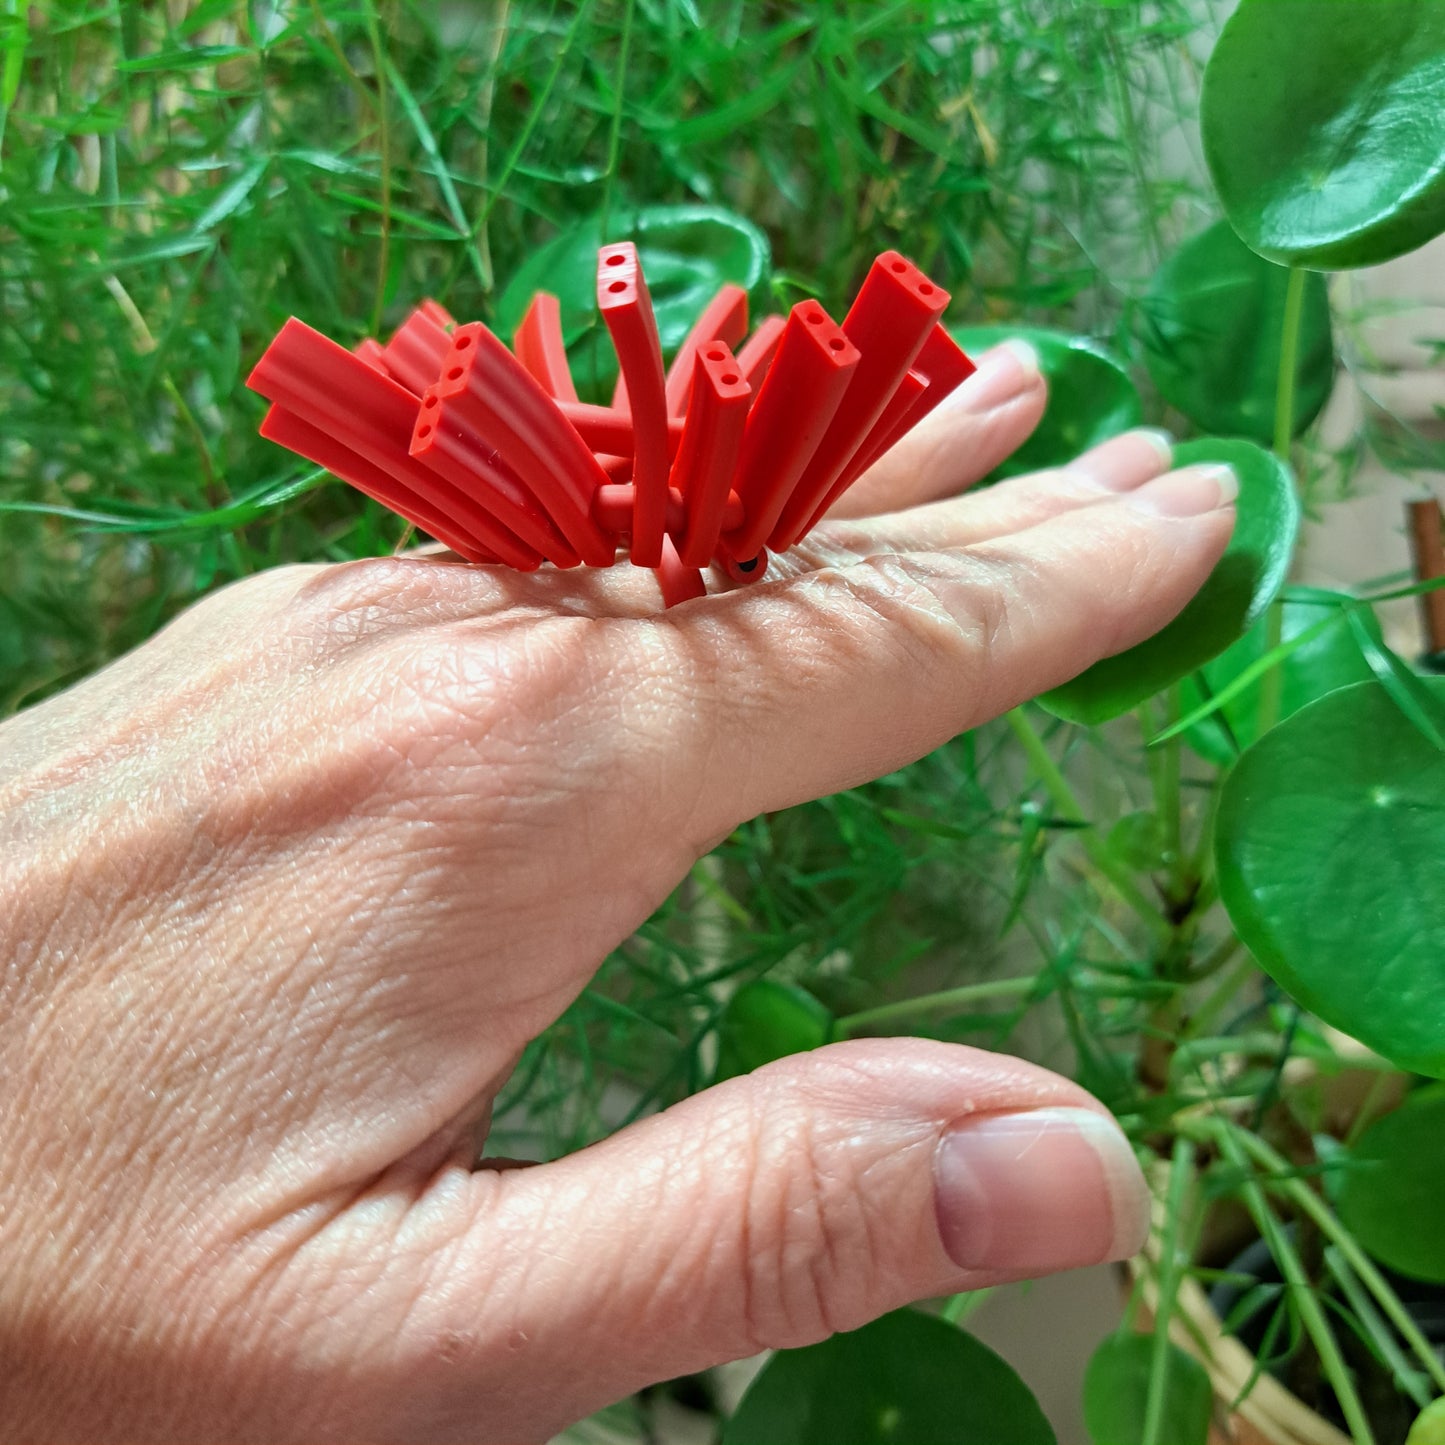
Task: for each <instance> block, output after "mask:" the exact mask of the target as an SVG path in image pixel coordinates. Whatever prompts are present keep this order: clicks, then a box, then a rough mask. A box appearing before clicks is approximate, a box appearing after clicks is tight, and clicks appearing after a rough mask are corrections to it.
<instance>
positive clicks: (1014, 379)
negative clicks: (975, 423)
mask: <svg viewBox="0 0 1445 1445" xmlns="http://www.w3.org/2000/svg"><path fill="white" fill-rule="evenodd" d="M1038 378H1039V354H1038V352H1037V351H1035V350H1034V349H1033V347H1032V346H1030V345H1029V343H1028V342H1027V341H1022V340H1020V339H1019V338H1018V337H1016V336H1014V337H1010V338H1009V339H1008V340H1007V341H1003V342H1000V343H999V345H997V346H995V347H992V348H990V349H989V350H988V351H985V352H984V354H983V355H982V356H981V357H979V360H978V370H977V371H975V372H974V373H973V375H972V376H970V377H969V379H968V380H967V381H965V382H964V383H963V385H962V386H960V387H959V388H958V390H957V391H955V392H954V393H953V394H952V395H951V396H950V397H949V398H948V402H949V404H950V405H951V406H957V407H962V408H963V409H964V410H966V411H972V412H980V413H982V412H988V411H996V410H997V409H998V408H999V407H1001V406H1003V405H1004V403H1005V402H1010V401H1012V400H1013V399H1014V397H1016V396H1018V395H1019V394H1020V393H1021V392H1023V391H1027V390H1028V388H1029V387H1031V386H1032V385H1033V384H1034V382H1036V381H1037V380H1038Z"/></svg>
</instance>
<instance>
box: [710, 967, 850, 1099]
mask: <svg viewBox="0 0 1445 1445" xmlns="http://www.w3.org/2000/svg"><path fill="white" fill-rule="evenodd" d="M832 1036H833V1015H832V1014H831V1013H829V1012H828V1010H827V1009H826V1008H824V1007H823V1005H822V1004H820V1003H819V1002H818V1000H817V999H815V998H814V997H813V995H812V994H810V993H808V992H807V991H806V990H805V989H801V988H795V987H794V986H793V985H792V984H788V983H777V982H775V981H774V980H773V979H771V978H760V979H757V980H756V981H755V982H753V983H748V984H744V985H743V987H742V988H740V989H739V990H738V991H737V992H736V993H735V994H733V996H732V997H731V998H730V999H729V1000H728V1001H727V1006H726V1007H725V1008H724V1009H723V1012H722V1017H721V1018H720V1019H719V1020H718V1064H717V1077H718V1078H719V1079H731V1078H733V1077H734V1076H735V1075H737V1074H750V1073H752V1071H753V1070H754V1069H760V1068H762V1066H763V1065H764V1064H770V1063H772V1061H773V1060H774V1059H781V1058H786V1057H787V1055H789V1054H801V1053H806V1052H807V1051H808V1050H809V1049H816V1048H818V1047H819V1046H820V1045H821V1044H826V1043H827V1042H828V1041H829V1039H831V1038H832Z"/></svg>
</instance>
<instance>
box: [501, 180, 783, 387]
mask: <svg viewBox="0 0 1445 1445" xmlns="http://www.w3.org/2000/svg"><path fill="white" fill-rule="evenodd" d="M604 239H605V240H607V241H635V242H636V243H637V250H638V255H639V256H640V257H641V260H642V269H643V271H644V273H645V274H646V277H647V286H648V290H649V291H650V292H651V294H652V304H653V310H654V312H655V314H656V316H657V331H658V335H659V337H660V338H661V340H662V350H663V354H664V356H667V357H670V356H671V354H672V352H673V351H675V350H676V349H677V347H678V346H680V345H681V344H682V340H683V338H684V337H685V336H686V335H687V333H688V331H689V330H690V329H691V327H692V324H693V322H694V321H696V320H697V318H698V315H699V314H700V313H701V312H702V310H703V308H704V307H705V306H706V305H707V303H708V302H709V301H711V300H712V298H713V297H714V296H715V295H716V294H717V291H718V288H719V287H721V286H722V285H723V284H724V283H725V282H728V281H732V282H735V283H736V284H737V285H739V286H744V287H746V288H747V289H748V290H749V291H752V290H753V289H754V288H755V287H757V286H758V285H760V283H761V282H762V281H763V280H764V278H765V277H766V276H767V274H768V268H769V254H770V253H769V248H768V239H767V237H766V236H764V235H763V233H762V232H761V231H760V230H758V228H757V227H756V226H754V225H753V224H752V222H751V221H747V220H745V219H744V218H743V217H742V216H739V215H736V214H734V213H733V212H732V211H728V210H724V209H722V208H721V207H718V206H646V207H643V208H642V209H641V210H624V209H622V208H620V207H619V208H616V209H614V211H613V213H612V215H611V216H610V217H609V219H608V223H607V235H606V236H605V237H604V236H603V235H602V233H601V218H600V217H596V216H594V217H592V218H590V219H589V220H586V221H584V222H582V223H581V224H580V225H577V226H573V227H572V228H570V229H569V230H566V231H563V232H561V233H560V234H559V235H557V236H555V237H553V239H552V240H551V241H549V242H547V244H546V245H544V246H542V247H540V248H539V249H538V250H536V251H534V252H533V253H532V256H531V258H530V259H529V260H528V261H527V263H526V264H525V265H524V266H522V267H521V268H520V269H518V270H517V272H516V273H515V274H514V275H513V277H512V279H511V281H510V282H509V283H508V285H507V288H506V290H505V291H503V292H502V294H501V297H500V298H499V299H498V301H497V323H496V328H495V329H496V330H497V331H498V333H499V334H500V335H501V336H503V337H504V338H507V339H510V337H511V335H512V331H513V330H514V329H515V328H516V326H517V324H518V323H519V322H520V321H521V319H522V315H523V313H524V312H525V311H526V309H527V304H528V302H530V301H531V299H532V297H533V295H534V294H535V293H536V292H538V291H549V292H551V293H552V294H553V295H554V296H556V297H557V298H558V300H559V301H560V302H561V303H562V305H561V311H562V331H563V334H564V335H565V337H566V338H567V343H568V356H569V358H570V360H571V363H572V373H573V378H574V380H575V381H576V383H577V388H578V391H579V393H580V394H582V395H583V396H584V397H587V398H588V399H594V400H603V401H606V400H610V398H611V394H612V384H613V382H614V381H615V380H616V379H617V358H616V355H615V353H614V352H613V350H612V345H611V342H610V341H609V340H608V338H607V334H606V332H605V330H603V329H602V328H601V327H600V324H599V323H598V321H597V291H596V285H597V251H598V248H599V247H600V246H601V245H602V243H603V241H604Z"/></svg>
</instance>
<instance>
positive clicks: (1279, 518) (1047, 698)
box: [1039, 438, 1299, 724]
mask: <svg viewBox="0 0 1445 1445" xmlns="http://www.w3.org/2000/svg"><path fill="white" fill-rule="evenodd" d="M1202 462H1225V463H1227V464H1228V465H1229V466H1231V467H1233V468H1234V470H1235V473H1236V475H1237V476H1238V477H1239V500H1238V502H1237V504H1236V506H1237V513H1238V520H1237V521H1236V522H1235V527H1234V535H1233V536H1232V537H1231V538H1230V541H1229V546H1228V548H1227V549H1226V550H1225V553H1224V556H1223V557H1221V558H1220V559H1219V561H1218V563H1217V564H1216V565H1215V568H1214V571H1213V572H1211V573H1210V575H1209V580H1208V581H1207V582H1206V583H1205V584H1204V586H1203V587H1202V588H1201V589H1200V591H1199V593H1198V594H1197V595H1196V596H1195V597H1194V598H1193V599H1192V600H1191V601H1190V602H1189V603H1188V604H1187V605H1186V606H1185V608H1184V610H1183V611H1182V612H1181V613H1180V614H1179V616H1178V617H1176V618H1175V619H1174V621H1173V622H1171V623H1169V625H1168V626H1167V627H1165V628H1164V629H1163V631H1161V632H1158V633H1156V634H1155V635H1154V636H1153V637H1151V638H1149V639H1147V640H1146V641H1144V642H1141V643H1139V644H1138V646H1136V647H1131V648H1130V649H1129V650H1128V651H1127V652H1121V653H1119V654H1118V655H1117V656H1115V657H1106V658H1105V659H1104V660H1103V661H1102V662H1096V663H1095V664H1094V665H1093V666H1092V667H1091V668H1089V669H1087V670H1086V671H1085V672H1083V673H1081V674H1080V675H1079V676H1078V677H1076V678H1074V680H1073V681H1072V682H1066V683H1065V684H1064V685H1063V686H1062V687H1056V688H1055V689H1054V690H1053V691H1052V692H1046V693H1044V694H1043V696H1042V697H1040V698H1039V702H1040V703H1041V704H1042V705H1043V706H1044V707H1046V708H1047V709H1048V710H1049V711H1050V712H1052V713H1054V714H1055V715H1056V716H1058V717H1062V718H1067V719H1068V720H1069V721H1071V722H1079V723H1088V724H1094V723H1101V722H1107V721H1108V720H1109V719H1110V718H1112V717H1118V715H1119V714H1120V713H1122V712H1127V711H1128V710H1129V709H1130V708H1131V707H1136V706H1137V705H1138V704H1139V703H1141V702H1143V700H1144V699H1145V698H1146V697H1152V696H1153V695H1154V694H1155V693H1156V692H1158V691H1160V690H1161V689H1162V688H1166V687H1169V686H1170V685H1171V684H1173V683H1176V682H1178V681H1179V679H1180V678H1182V677H1186V676H1188V674H1189V673H1191V672H1193V671H1195V669H1196V668H1199V667H1202V666H1203V665H1204V664H1205V663H1206V662H1208V661H1209V660H1210V658H1212V657H1216V656H1218V654H1219V653H1221V652H1223V651H1224V649H1225V648H1226V647H1228V646H1229V645H1230V644H1231V643H1232V642H1235V641H1236V640H1237V639H1238V638H1239V637H1241V636H1242V635H1243V634H1244V633H1245V632H1246V631H1248V630H1249V628H1250V627H1252V626H1253V625H1254V623H1255V621H1256V620H1257V619H1258V618H1259V617H1260V616H1262V615H1263V613H1264V610H1265V608H1266V607H1268V606H1269V604H1270V602H1272V601H1273V600H1274V597H1275V595H1276V594H1277V593H1278V592H1279V589H1280V588H1281V587H1282V586H1283V585H1284V580H1285V575H1286V573H1287V571H1288V569H1289V559H1290V553H1291V552H1292V551H1293V550H1294V541H1295V535H1296V533H1297V532H1298V530H1299V502H1298V501H1297V500H1296V498H1295V491H1294V481H1293V479H1292V478H1291V476H1290V473H1289V470H1288V468H1287V467H1285V466H1284V465H1283V464H1282V463H1281V462H1280V461H1279V460H1278V459H1277V458H1276V457H1274V456H1273V455H1272V454H1271V453H1269V452H1266V451H1264V450H1262V449H1261V448H1260V447H1257V446H1255V444H1254V443H1253V442H1247V441H1219V440H1215V439H1213V438H1209V439H1206V440H1204V441H1197V442H1185V443H1184V444H1183V445H1181V446H1177V447H1175V449H1174V465H1175V466H1176V467H1185V466H1192V465H1194V464H1196V463H1202Z"/></svg>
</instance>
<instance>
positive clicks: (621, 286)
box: [607, 281, 627, 295]
mask: <svg viewBox="0 0 1445 1445" xmlns="http://www.w3.org/2000/svg"><path fill="white" fill-rule="evenodd" d="M607 289H608V290H609V291H611V292H612V293H613V294H614V295H615V294H616V293H617V292H619V291H626V290H627V282H626V281H614V282H613V283H612V284H611V285H610V286H609V287H608V288H607Z"/></svg>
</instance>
